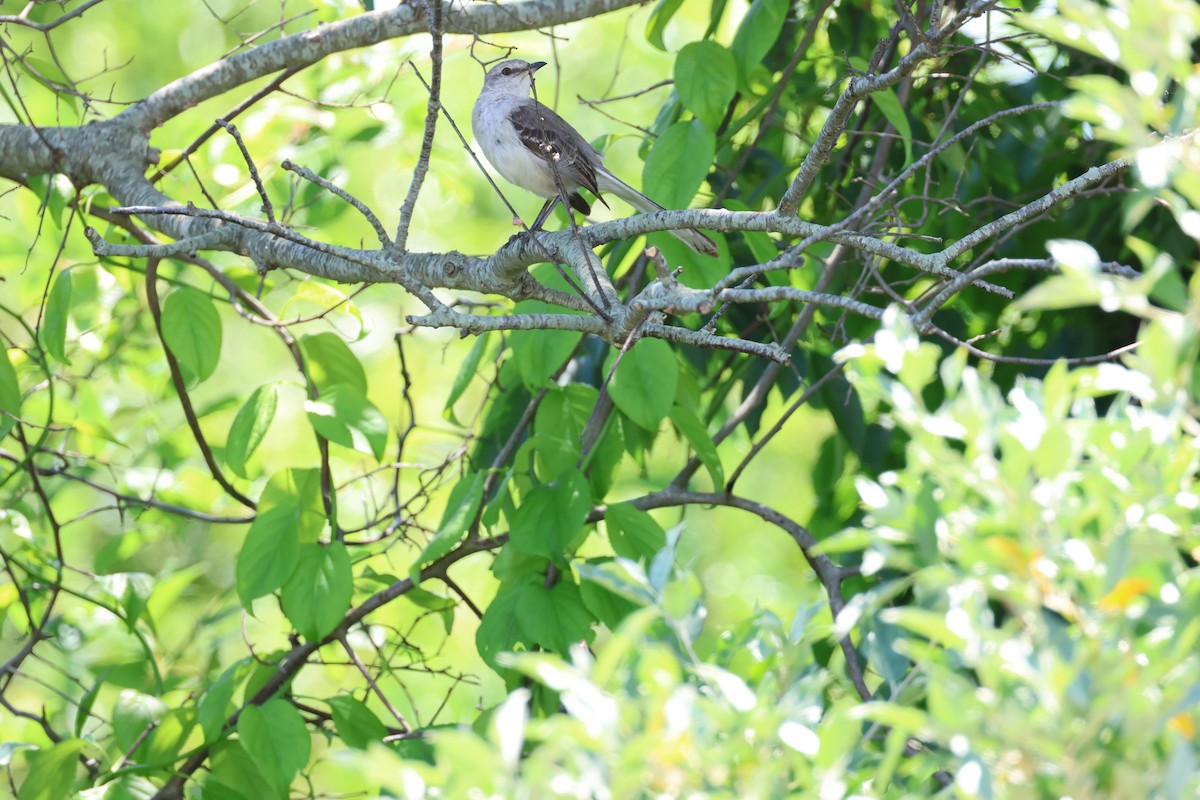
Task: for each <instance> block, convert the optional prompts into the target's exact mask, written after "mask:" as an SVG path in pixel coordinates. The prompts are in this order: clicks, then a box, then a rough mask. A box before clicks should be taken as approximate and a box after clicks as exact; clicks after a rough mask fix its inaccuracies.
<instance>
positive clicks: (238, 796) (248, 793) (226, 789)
mask: <svg viewBox="0 0 1200 800" xmlns="http://www.w3.org/2000/svg"><path fill="white" fill-rule="evenodd" d="M212 754H213V755H212V758H211V759H209V764H208V771H207V772H208V774H207V775H206V776H205V778H204V792H203V794H202V797H203V798H204V800H287V797H288V792H287V787H284V788H282V789H280V788H276V787H274V786H272V785H271V784H270V782H268V780H267V778H266V776H265V775H264V774H263V770H262V769H261V768H260V765H259V764H257V763H255V759H254V757H253V756H251V755H250V753H248V752H246V748H245V747H243V746H242V744H241V742H239V741H237V740H236V739H224V740H221V741H219V742H217V743H216V744H214V745H213V747H212Z"/></svg>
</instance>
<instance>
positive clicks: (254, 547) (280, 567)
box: [237, 502, 300, 610]
mask: <svg viewBox="0 0 1200 800" xmlns="http://www.w3.org/2000/svg"><path fill="white" fill-rule="evenodd" d="M299 518H300V511H299V508H298V507H297V505H296V503H295V502H293V503H285V504H283V505H278V506H275V507H274V508H269V509H267V510H266V511H260V512H259V513H258V516H257V517H255V518H254V522H252V523H250V531H249V532H248V533H247V534H246V542H245V544H243V545H242V552H241V553H239V554H238V559H237V591H238V598H239V599H240V600H241V601H242V607H243V608H245V609H247V610H249V609H250V604H251V603H252V602H253V601H254V600H256V599H257V598H259V597H262V596H263V595H266V594H270V593H271V592H273V591H275V590H276V589H278V588H279V587H280V586H283V583H284V581H286V580H287V579H288V577H289V576H290V575H291V574H292V571H293V570H295V568H296V563H297V562H298V561H299V560H300V537H299V536H298V535H297V530H296V528H297V525H298V524H299Z"/></svg>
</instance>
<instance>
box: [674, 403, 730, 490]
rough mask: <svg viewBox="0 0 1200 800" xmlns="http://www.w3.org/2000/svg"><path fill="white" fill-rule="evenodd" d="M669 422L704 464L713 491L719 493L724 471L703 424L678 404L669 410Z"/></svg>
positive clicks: (687, 409) (722, 483)
mask: <svg viewBox="0 0 1200 800" xmlns="http://www.w3.org/2000/svg"><path fill="white" fill-rule="evenodd" d="M671 422H672V423H674V425H675V430H677V431H679V432H680V433H682V434H683V436H684V438H685V439H687V441H688V444H690V445H691V446H692V449H693V450H695V451H696V455H697V456H699V457H700V461H701V463H703V464H704V468H705V469H706V470H708V475H709V477H710V478H712V482H713V489H715V490H717V491H720V490H721V487H722V486H724V485H725V470H724V469H723V468H722V467H721V458H720V456H718V455H717V445H716V443H714V442H713V439H712V437H711V436H709V435H708V430H707V429H706V428H705V427H704V423H703V422H701V421H700V418H699V417H697V416H696V413H695V412H694V411H692V410H691V409H690V408H685V407H684V406H681V405H679V404H676V405H675V407H674V408H672V409H671Z"/></svg>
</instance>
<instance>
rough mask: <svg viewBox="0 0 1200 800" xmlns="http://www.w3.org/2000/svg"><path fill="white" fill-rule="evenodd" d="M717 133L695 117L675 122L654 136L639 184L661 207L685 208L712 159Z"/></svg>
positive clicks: (697, 188) (715, 149) (705, 174)
mask: <svg viewBox="0 0 1200 800" xmlns="http://www.w3.org/2000/svg"><path fill="white" fill-rule="evenodd" d="M716 152H717V137H716V134H714V133H713V132H712V131H711V130H709V129H708V128H706V127H705V126H704V123H702V122H700V121H699V120H695V119H693V120H687V121H685V122H676V123H675V124H674V125H672V126H671V127H669V128H667V131H666V133H664V134H663V135H662V136H660V137H658V140H657V141H655V142H654V146H653V147H651V148H650V154H649V155H647V156H646V166H645V168H644V169H643V170H642V185H643V186H644V187H645V189H646V193H647V194H648V195H650V196H651V197H653V198H654V199H655V200H657V201H658V202H659V203H661V204H662V205H663V207H664V208H687V207H688V206H689V205H690V204H691V202H692V198H693V197H695V196H696V192H697V191H698V190H699V189H700V184H702V183H704V178H705V176H707V175H708V171H709V169H710V167H711V166H712V163H713V158H714V157H715V156H716Z"/></svg>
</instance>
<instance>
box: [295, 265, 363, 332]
mask: <svg viewBox="0 0 1200 800" xmlns="http://www.w3.org/2000/svg"><path fill="white" fill-rule="evenodd" d="M298 302H304V303H311V304H312V305H314V306H317V307H318V308H320V309H321V310H322V311H325V312H329V311H333V310H337V311H339V312H342V313H345V314H347V315H349V316H351V317H353V318H354V319H355V320H357V321H358V323H359V325H360V326H361V325H362V323H363V316H362V311H361V310H360V309H359V307H358V306H357V305H356V304H355V303H354V301H352V300H350V298H349V295H347V294H346V293H345V292H342V291H341V290H340V289H336V288H334V287H333V286H330V285H329V284H326V283H321V282H320V281H318V280H315V279H314V280H307V281H304V282H303V283H301V284H300V285H299V286H298V287H297V288H296V291H295V293H294V294H293V295H292V296H291V297H289V298H288V300H287V302H286V303H284V304H283V308H281V309H279V313H278V315H277V316H278V317H279V318H280V319H285V318H286V317H287V313H288V309H289V308H291V307H292V304H293V303H298ZM365 333H366V331H365V329H363V328H361V327H360V334H359V337H358V338H360V339H361V338H362V336H363V335H365ZM315 335H317V336H320V335H322V334H315ZM325 335H329V336H333V335H334V334H325Z"/></svg>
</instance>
